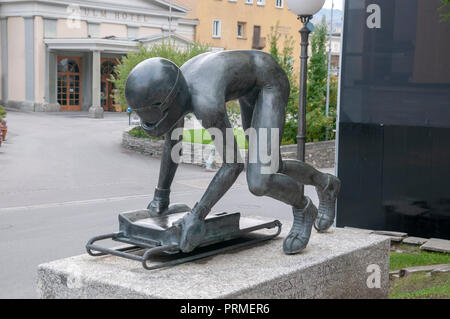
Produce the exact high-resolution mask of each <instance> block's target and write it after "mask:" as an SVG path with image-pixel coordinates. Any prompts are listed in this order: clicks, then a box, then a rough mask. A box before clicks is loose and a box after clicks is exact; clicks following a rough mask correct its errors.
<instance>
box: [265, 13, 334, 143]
mask: <svg viewBox="0 0 450 319" xmlns="http://www.w3.org/2000/svg"><path fill="white" fill-rule="evenodd" d="M281 38H282V35H281V34H280V32H279V24H278V22H277V24H276V25H275V26H273V27H271V28H270V34H269V35H268V39H269V47H270V54H271V55H272V56H273V57H274V58H275V60H276V61H277V62H278V63H279V64H280V65H281V67H282V68H283V70H284V71H285V72H286V75H287V76H288V79H289V83H290V85H291V92H290V96H289V101H288V105H287V108H286V122H285V126H284V135H283V140H282V144H295V143H296V142H297V129H298V94H299V87H298V78H297V74H296V72H294V56H293V52H294V44H295V43H294V40H293V38H292V36H290V37H288V36H285V37H284V42H283V49H281V50H280V49H279V42H280V39H281ZM326 41H327V26H326V22H325V20H323V21H322V23H321V24H319V25H318V26H317V27H316V29H315V31H314V33H313V34H312V36H311V49H312V50H311V51H312V54H311V59H310V63H309V67H308V84H307V90H308V95H307V107H306V141H307V142H317V141H323V140H325V137H326V132H327V130H328V136H329V138H334V133H333V129H334V128H335V125H336V124H335V121H336V100H337V79H336V77H332V78H331V83H330V108H329V117H326V115H325V107H326V90H327V74H328V65H327V52H326Z"/></svg>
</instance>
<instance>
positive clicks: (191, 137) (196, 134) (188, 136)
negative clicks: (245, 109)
mask: <svg viewBox="0 0 450 319" xmlns="http://www.w3.org/2000/svg"><path fill="white" fill-rule="evenodd" d="M233 132H234V137H235V138H236V140H237V142H238V146H239V148H240V149H248V143H247V139H246V138H245V134H244V131H243V130H242V129H233ZM128 133H130V135H131V136H133V137H137V138H150V139H155V140H162V139H164V137H163V136H161V137H151V136H148V135H147V133H145V131H144V130H143V129H142V127H140V126H136V127H134V128H132V129H131V130H129V131H128ZM183 141H184V142H190V143H197V144H211V143H212V142H213V140H212V137H211V135H210V134H209V132H208V131H207V130H206V129H190V130H184V131H183Z"/></svg>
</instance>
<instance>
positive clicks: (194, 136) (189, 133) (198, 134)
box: [183, 129, 248, 149]
mask: <svg viewBox="0 0 450 319" xmlns="http://www.w3.org/2000/svg"><path fill="white" fill-rule="evenodd" d="M233 133H234V137H235V138H236V140H237V143H238V146H239V148H240V149H248V143H247V139H246V138H245V134H244V131H243V130H242V129H233ZM183 140H184V141H185V142H191V143H198V144H211V143H212V142H213V141H212V137H211V135H210V134H209V132H208V131H207V130H206V129H190V130H184V132H183Z"/></svg>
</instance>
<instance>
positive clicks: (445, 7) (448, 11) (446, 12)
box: [438, 0, 450, 22]
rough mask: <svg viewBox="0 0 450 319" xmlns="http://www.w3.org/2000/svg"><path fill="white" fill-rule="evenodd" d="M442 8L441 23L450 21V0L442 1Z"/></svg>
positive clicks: (440, 9)
mask: <svg viewBox="0 0 450 319" xmlns="http://www.w3.org/2000/svg"><path fill="white" fill-rule="evenodd" d="M441 2H442V6H441V7H440V8H439V9H438V10H439V11H440V12H441V22H447V21H450V0H441Z"/></svg>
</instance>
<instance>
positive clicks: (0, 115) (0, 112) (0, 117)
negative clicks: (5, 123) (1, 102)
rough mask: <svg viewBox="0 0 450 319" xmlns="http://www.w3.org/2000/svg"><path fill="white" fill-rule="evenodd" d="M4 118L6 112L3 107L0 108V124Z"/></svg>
mask: <svg viewBox="0 0 450 319" xmlns="http://www.w3.org/2000/svg"><path fill="white" fill-rule="evenodd" d="M5 117H6V110H5V108H4V107H3V106H0V122H1V121H2V120H3V119H4V118H5Z"/></svg>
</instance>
